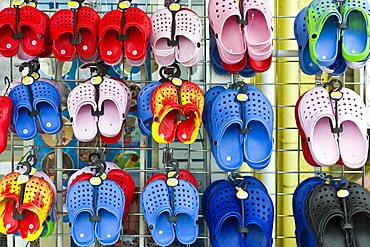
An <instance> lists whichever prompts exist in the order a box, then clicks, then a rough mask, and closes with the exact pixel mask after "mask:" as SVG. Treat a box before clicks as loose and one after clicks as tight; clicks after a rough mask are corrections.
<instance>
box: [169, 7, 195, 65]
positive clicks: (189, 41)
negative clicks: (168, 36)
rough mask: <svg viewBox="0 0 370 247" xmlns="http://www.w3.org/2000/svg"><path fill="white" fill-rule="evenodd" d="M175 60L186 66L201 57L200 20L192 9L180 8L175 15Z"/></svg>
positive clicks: (193, 63)
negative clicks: (176, 42) (176, 43)
mask: <svg viewBox="0 0 370 247" xmlns="http://www.w3.org/2000/svg"><path fill="white" fill-rule="evenodd" d="M175 23H176V25H175V26H176V30H175V39H176V40H177V41H178V42H179V43H178V45H177V46H175V58H176V61H177V62H179V63H181V64H182V65H184V66H186V67H193V66H195V65H197V64H198V63H199V61H200V59H201V51H202V49H201V39H202V22H201V21H200V18H199V16H198V15H197V14H196V13H195V12H194V11H192V10H190V9H186V8H182V9H181V10H180V11H179V12H177V13H176V15H175Z"/></svg>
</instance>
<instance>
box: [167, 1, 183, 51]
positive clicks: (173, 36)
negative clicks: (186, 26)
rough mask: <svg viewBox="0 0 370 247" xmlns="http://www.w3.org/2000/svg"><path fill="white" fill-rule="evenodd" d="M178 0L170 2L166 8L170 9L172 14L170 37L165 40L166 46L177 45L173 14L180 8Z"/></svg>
mask: <svg viewBox="0 0 370 247" xmlns="http://www.w3.org/2000/svg"><path fill="white" fill-rule="evenodd" d="M179 2H180V1H175V2H174V3H171V4H170V5H169V6H168V7H167V8H168V10H169V11H171V14H172V21H171V39H170V40H167V45H168V46H177V45H179V41H178V40H177V39H175V31H176V23H175V16H176V14H177V13H178V12H179V11H180V10H181V6H180V4H179ZM174 6H178V8H174Z"/></svg>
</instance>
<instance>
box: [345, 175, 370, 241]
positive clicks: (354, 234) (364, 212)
mask: <svg viewBox="0 0 370 247" xmlns="http://www.w3.org/2000/svg"><path fill="white" fill-rule="evenodd" d="M340 190H344V191H348V196H347V197H345V200H341V203H342V207H346V209H347V213H348V214H347V215H348V221H349V222H350V223H351V224H352V227H353V228H350V229H348V230H349V231H350V234H351V239H352V242H353V243H354V245H355V246H359V247H361V246H367V244H369V242H370V235H369V229H368V227H367V226H368V225H369V223H370V206H369V204H368V203H366V202H369V200H370V193H369V191H368V190H366V189H365V188H364V187H362V186H361V185H359V184H357V183H354V182H348V184H346V183H342V184H340V185H339V187H338V191H340Z"/></svg>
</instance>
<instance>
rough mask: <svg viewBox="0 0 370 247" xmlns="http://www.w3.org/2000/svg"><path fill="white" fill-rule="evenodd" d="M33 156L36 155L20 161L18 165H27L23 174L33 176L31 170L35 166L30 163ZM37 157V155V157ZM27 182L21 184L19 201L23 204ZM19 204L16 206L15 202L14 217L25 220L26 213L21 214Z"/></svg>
mask: <svg viewBox="0 0 370 247" xmlns="http://www.w3.org/2000/svg"><path fill="white" fill-rule="evenodd" d="M33 157H35V156H32V157H31V158H30V156H29V157H27V160H26V161H24V162H21V163H19V164H18V165H19V166H25V167H26V169H27V170H26V171H25V172H24V173H23V174H22V175H27V176H32V175H31V174H30V172H31V170H32V168H33V166H32V165H31V164H30V162H29V161H30V160H31V159H32V158H33ZM35 158H36V157H35ZM26 184H27V183H23V184H21V191H20V196H19V199H20V201H19V205H22V204H23V201H24V193H25V190H26ZM17 209H18V208H17V206H16V204H14V209H13V219H15V220H23V219H24V217H25V213H22V214H19V213H17Z"/></svg>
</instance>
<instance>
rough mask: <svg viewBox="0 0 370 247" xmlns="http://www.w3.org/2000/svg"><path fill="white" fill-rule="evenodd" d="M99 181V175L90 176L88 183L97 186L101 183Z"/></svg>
mask: <svg viewBox="0 0 370 247" xmlns="http://www.w3.org/2000/svg"><path fill="white" fill-rule="evenodd" d="M101 183H102V180H101V178H100V177H92V178H90V184H92V185H95V186H98V185H101Z"/></svg>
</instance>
